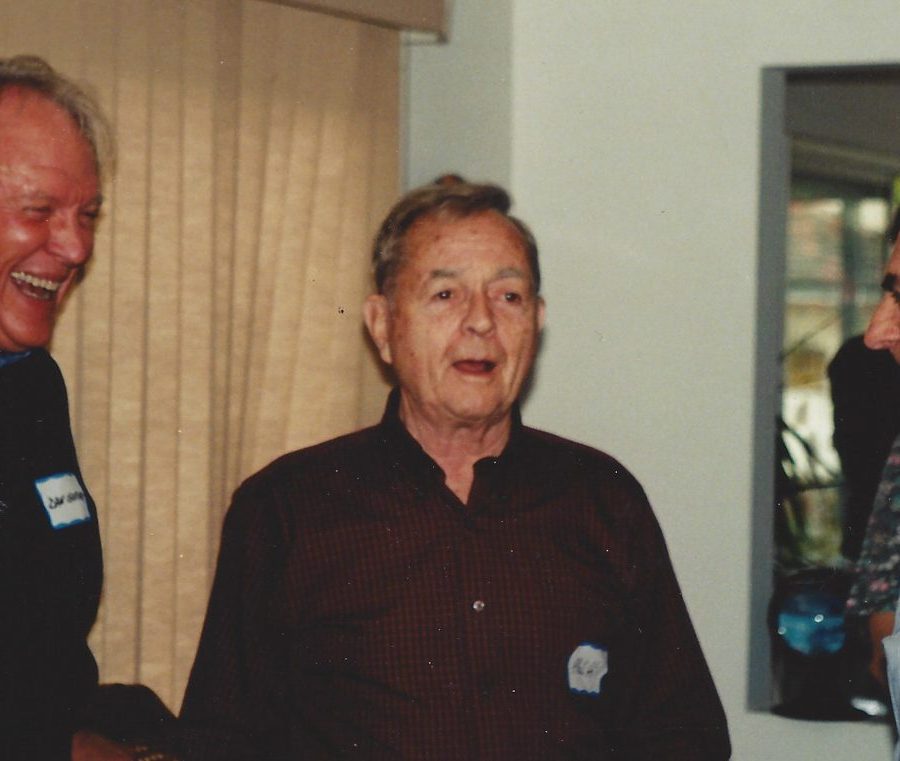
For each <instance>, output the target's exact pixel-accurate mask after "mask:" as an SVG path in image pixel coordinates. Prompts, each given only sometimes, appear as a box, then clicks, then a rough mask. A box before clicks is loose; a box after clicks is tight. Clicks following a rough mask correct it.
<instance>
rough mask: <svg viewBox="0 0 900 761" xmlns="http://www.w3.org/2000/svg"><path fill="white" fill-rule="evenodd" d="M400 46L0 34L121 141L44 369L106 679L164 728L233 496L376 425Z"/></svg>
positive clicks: (67, 4) (279, 31)
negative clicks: (79, 279) (88, 518)
mask: <svg viewBox="0 0 900 761" xmlns="http://www.w3.org/2000/svg"><path fill="white" fill-rule="evenodd" d="M398 44H399V43H398V34H397V33H396V32H393V31H388V30H385V29H383V28H375V27H371V26H366V25H364V24H362V23H360V22H354V21H349V20H346V19H339V18H334V17H329V16H323V15H320V14H315V13H311V12H307V11H301V10H297V9H295V8H288V7H283V6H280V5H276V4H272V3H268V2H260V1H256V0H190V1H187V0H180V1H176V0H29V2H27V3H5V4H4V7H3V9H2V10H0V52H2V54H3V55H10V54H13V53H19V52H34V53H37V54H40V55H43V56H45V57H46V58H47V59H48V60H49V61H50V62H51V63H52V64H53V65H55V66H56V67H57V68H59V69H60V70H62V71H64V72H66V73H67V74H70V75H72V76H75V77H76V78H79V79H81V80H84V81H87V82H89V83H91V84H92V85H93V86H94V88H95V90H96V93H97V94H98V96H99V99H100V101H101V103H102V105H103V106H104V108H105V109H106V111H107V112H108V113H109V115H110V116H111V117H112V120H113V122H114V125H115V129H116V133H117V138H118V168H117V172H116V175H115V177H114V179H113V180H112V181H110V182H107V184H106V187H105V193H106V197H107V203H106V205H105V206H106V210H105V219H104V221H103V222H102V228H101V234H100V237H99V240H98V242H97V247H96V250H95V257H94V261H93V263H92V266H91V269H90V272H89V274H88V277H87V278H86V280H85V282H84V283H82V285H81V286H80V288H79V289H78V291H77V292H76V294H75V295H74V296H73V298H72V299H71V301H70V303H69V304H68V306H67V309H66V311H65V314H64V315H63V317H62V319H61V321H60V324H59V326H58V330H57V334H56V337H55V340H54V345H53V347H52V348H53V353H54V355H55V356H56V357H57V359H58V361H59V362H60V364H61V365H62V367H63V371H64V373H65V375H66V379H67V382H68V385H69V393H70V403H71V408H72V417H73V424H74V432H75V438H76V442H77V446H78V450H79V456H80V460H81V464H82V468H83V470H84V471H85V477H86V481H87V484H88V488H89V489H90V490H91V492H92V494H93V496H94V498H95V500H96V502H97V503H98V506H99V509H100V514H101V520H102V524H101V531H102V536H103V542H104V559H105V565H106V577H105V586H104V597H103V603H102V607H101V613H100V618H99V621H98V623H97V626H96V627H95V630H94V632H93V634H92V640H91V641H92V646H93V648H94V651H95V654H96V655H97V658H98V661H99V663H100V666H101V673H102V678H103V679H104V680H105V681H125V682H131V681H140V682H143V683H145V684H148V685H150V686H151V687H153V688H154V689H155V690H156V691H157V692H158V693H159V694H160V696H161V697H162V698H163V699H164V700H165V701H166V702H167V703H168V704H169V705H170V707H172V708H173V709H176V710H177V708H178V706H179V704H180V701H181V695H182V692H183V689H184V685H185V682H186V680H187V676H188V673H189V670H190V666H191V663H192V661H193V656H194V651H195V648H196V643H197V638H198V635H199V630H200V626H201V624H202V620H203V614H204V611H205V605H206V599H207V593H208V590H209V585H210V582H211V573H212V569H213V566H214V563H215V554H216V551H217V547H218V539H219V530H220V526H221V519H222V516H223V514H224V510H225V508H226V507H227V503H228V500H229V497H230V493H231V491H232V490H233V488H234V487H235V486H236V485H237V484H238V483H239V482H240V481H241V480H242V479H243V478H244V477H246V476H247V475H249V474H250V473H251V472H252V471H254V470H256V469H258V468H259V467H260V466H262V465H264V464H265V463H266V462H268V461H270V460H271V459H272V458H273V457H275V456H277V455H278V454H280V453H282V452H284V451H287V450H289V449H294V448H297V447H300V446H303V445H306V444H309V443H312V442H316V441H320V440H323V439H325V438H328V437H331V436H333V435H336V434H338V433H341V432H345V431H348V430H352V429H354V428H357V427H359V426H361V425H364V424H368V423H370V422H373V421H374V420H375V419H376V418H377V416H378V414H379V413H380V407H381V404H382V402H383V398H384V385H383V383H382V381H381V379H380V377H379V375H378V372H377V368H376V366H375V363H374V362H373V360H372V357H371V355H370V353H369V352H368V350H367V346H366V343H365V341H364V338H363V332H362V329H361V318H360V304H361V302H362V300H363V298H364V295H365V293H366V290H367V285H368V262H367V247H368V243H369V240H370V239H371V236H372V234H373V233H374V228H375V226H376V225H377V222H378V220H379V218H380V217H381V215H382V214H383V213H384V211H385V210H386V208H387V206H388V205H389V204H390V202H391V200H392V199H393V196H394V194H395V192H396V187H397V164H398V161H397V143H398V136H397V120H398V102H397V99H398V95H397V90H398Z"/></svg>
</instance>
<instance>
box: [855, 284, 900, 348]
mask: <svg viewBox="0 0 900 761" xmlns="http://www.w3.org/2000/svg"><path fill="white" fill-rule="evenodd" d="M863 340H864V342H865V344H866V346H868V347H869V348H870V349H888V348H890V347H891V346H893V345H894V344H896V343H897V342H898V341H900V305H898V304H897V302H896V301H894V296H893V294H887V295H886V296H884V297H883V298H882V299H881V303H880V304H879V305H878V308H877V309H876V310H875V314H873V315H872V319H871V320H870V321H869V327H868V328H866V335H865V338H864V339H863Z"/></svg>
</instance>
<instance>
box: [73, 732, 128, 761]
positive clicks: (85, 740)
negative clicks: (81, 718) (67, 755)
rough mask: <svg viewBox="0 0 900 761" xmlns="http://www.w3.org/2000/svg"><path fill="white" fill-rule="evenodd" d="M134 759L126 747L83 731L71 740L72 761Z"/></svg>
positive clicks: (125, 760) (119, 760)
mask: <svg viewBox="0 0 900 761" xmlns="http://www.w3.org/2000/svg"><path fill="white" fill-rule="evenodd" d="M134 757H135V755H134V751H133V750H132V749H131V748H129V747H128V746H127V745H122V744H121V743H117V742H115V741H114V740H109V739H107V738H106V737H103V736H102V735H98V734H94V733H93V732H88V731H86V730H84V729H82V730H79V731H78V732H76V733H75V736H74V737H73V738H72V761H134Z"/></svg>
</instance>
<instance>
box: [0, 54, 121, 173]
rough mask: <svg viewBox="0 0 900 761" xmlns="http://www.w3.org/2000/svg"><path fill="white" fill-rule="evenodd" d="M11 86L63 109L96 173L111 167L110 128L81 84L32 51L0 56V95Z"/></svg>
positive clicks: (113, 157)
mask: <svg viewBox="0 0 900 761" xmlns="http://www.w3.org/2000/svg"><path fill="white" fill-rule="evenodd" d="M13 87H20V88H23V89H26V90H31V91H33V92H35V93H38V94H39V95H42V96H44V97H45V98H47V99H48V100H50V101H52V102H53V103H55V104H56V105H58V106H59V107H60V108H62V109H63V110H64V111H66V113H68V114H69V116H71V117H72V120H73V121H74V122H75V124H76V126H77V127H78V130H79V132H81V134H82V135H83V136H84V139H85V140H87V142H88V144H89V145H90V146H91V151H92V152H93V154H94V161H95V162H96V165H97V173H98V174H102V172H103V170H104V167H108V168H110V169H111V165H112V164H113V162H114V161H115V148H114V141H113V133H112V129H111V127H110V125H109V122H108V121H107V120H106V117H104V116H103V113H102V112H101V111H100V107H99V106H98V105H97V103H96V101H95V100H94V99H93V98H92V97H91V96H90V95H88V94H87V93H86V92H85V91H84V90H83V89H82V88H81V87H79V86H78V85H77V84H75V83H74V82H73V81H72V80H70V79H67V78H66V77H64V76H63V75H62V74H60V73H59V72H57V71H56V70H55V69H54V68H53V67H52V66H50V64H49V63H47V62H46V61H45V60H44V59H43V58H39V57H38V56H35V55H17V56H13V57H12V58H0V96H2V95H3V92H4V91H5V90H7V89H8V88H13Z"/></svg>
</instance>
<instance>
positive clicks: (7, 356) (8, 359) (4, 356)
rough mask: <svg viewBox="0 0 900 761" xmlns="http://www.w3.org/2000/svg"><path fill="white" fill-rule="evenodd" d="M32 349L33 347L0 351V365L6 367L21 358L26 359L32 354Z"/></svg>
mask: <svg viewBox="0 0 900 761" xmlns="http://www.w3.org/2000/svg"><path fill="white" fill-rule="evenodd" d="M31 351H32V350H31V349H27V350H25V351H0V367H6V366H7V365H11V364H14V363H15V362H18V361H19V360H20V359H25V357H27V356H28V355H29V354H31Z"/></svg>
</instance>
